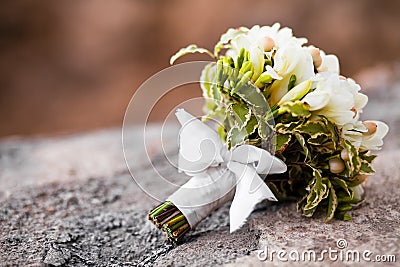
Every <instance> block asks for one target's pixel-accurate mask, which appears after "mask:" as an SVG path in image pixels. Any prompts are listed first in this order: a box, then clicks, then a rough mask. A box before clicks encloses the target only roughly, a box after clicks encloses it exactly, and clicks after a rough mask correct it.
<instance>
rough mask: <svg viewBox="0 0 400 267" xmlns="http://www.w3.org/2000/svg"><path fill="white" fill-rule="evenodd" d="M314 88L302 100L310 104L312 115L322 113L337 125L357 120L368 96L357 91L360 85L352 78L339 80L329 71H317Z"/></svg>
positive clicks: (336, 75) (337, 76)
mask: <svg viewBox="0 0 400 267" xmlns="http://www.w3.org/2000/svg"><path fill="white" fill-rule="evenodd" d="M313 86H315V90H314V91H313V92H310V93H308V94H307V95H306V96H305V97H304V98H303V102H305V103H307V104H308V105H309V106H310V110H311V111H313V115H324V116H326V117H327V118H329V119H331V120H332V121H334V122H335V123H336V124H338V125H339V126H343V125H345V124H347V123H354V122H356V121H357V120H358V118H359V114H360V113H361V111H362V108H363V107H364V106H365V105H366V104H367V102H368V97H367V96H366V95H364V94H362V93H359V91H360V89H361V88H360V86H359V85H358V84H356V83H355V82H354V81H353V80H352V79H345V80H341V79H340V78H339V75H338V74H336V73H331V72H324V73H319V74H317V75H316V77H315V79H314V85H313Z"/></svg>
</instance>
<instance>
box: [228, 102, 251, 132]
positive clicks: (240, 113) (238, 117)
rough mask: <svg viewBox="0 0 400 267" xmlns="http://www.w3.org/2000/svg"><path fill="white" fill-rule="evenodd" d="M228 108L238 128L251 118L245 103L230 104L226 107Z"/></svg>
mask: <svg viewBox="0 0 400 267" xmlns="http://www.w3.org/2000/svg"><path fill="white" fill-rule="evenodd" d="M228 110H229V112H230V114H231V116H233V117H234V118H235V121H236V122H237V124H238V126H239V128H240V129H241V128H243V127H244V126H246V125H247V123H248V122H249V120H250V119H251V110H250V109H249V108H248V107H247V106H246V105H245V104H242V105H241V104H232V105H230V106H229V107H228Z"/></svg>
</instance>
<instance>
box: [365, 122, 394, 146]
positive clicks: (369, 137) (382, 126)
mask: <svg viewBox="0 0 400 267" xmlns="http://www.w3.org/2000/svg"><path fill="white" fill-rule="evenodd" d="M369 122H371V123H374V124H376V130H375V132H373V133H372V134H368V132H367V133H364V134H363V135H362V140H361V146H360V148H361V149H363V150H379V149H381V147H382V145H383V138H384V137H385V136H386V134H387V133H388V131H389V126H387V124H386V123H384V122H381V121H369Z"/></svg>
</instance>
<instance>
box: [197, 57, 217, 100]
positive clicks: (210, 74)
mask: <svg viewBox="0 0 400 267" xmlns="http://www.w3.org/2000/svg"><path fill="white" fill-rule="evenodd" d="M216 70H217V66H216V64H215V63H210V64H207V66H205V67H204V69H203V71H202V72H201V76H200V82H201V83H200V86H201V89H202V90H203V97H205V98H213V94H212V93H211V86H212V84H213V83H215V78H216Z"/></svg>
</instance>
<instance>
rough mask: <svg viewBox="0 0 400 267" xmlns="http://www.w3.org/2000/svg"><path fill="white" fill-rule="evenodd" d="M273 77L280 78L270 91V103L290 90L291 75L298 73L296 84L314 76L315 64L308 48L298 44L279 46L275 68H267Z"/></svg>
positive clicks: (273, 103)
mask: <svg viewBox="0 0 400 267" xmlns="http://www.w3.org/2000/svg"><path fill="white" fill-rule="evenodd" d="M267 71H268V72H269V73H270V75H271V77H273V75H275V76H276V75H278V76H280V77H281V79H280V80H276V81H274V83H273V84H272V86H271V88H270V91H271V95H270V98H269V104H270V105H271V106H273V105H275V104H276V103H278V102H279V101H280V100H281V98H282V97H283V96H284V95H285V94H286V93H287V92H288V84H289V81H290V77H291V76H292V75H296V85H297V84H299V83H301V82H304V81H306V80H309V79H311V78H313V77H314V75H315V74H314V65H313V60H312V57H311V55H310V53H309V52H308V51H307V49H306V48H304V47H301V46H298V45H296V44H288V45H286V46H284V47H281V48H279V49H278V50H277V51H276V54H275V57H274V67H273V69H267Z"/></svg>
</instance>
